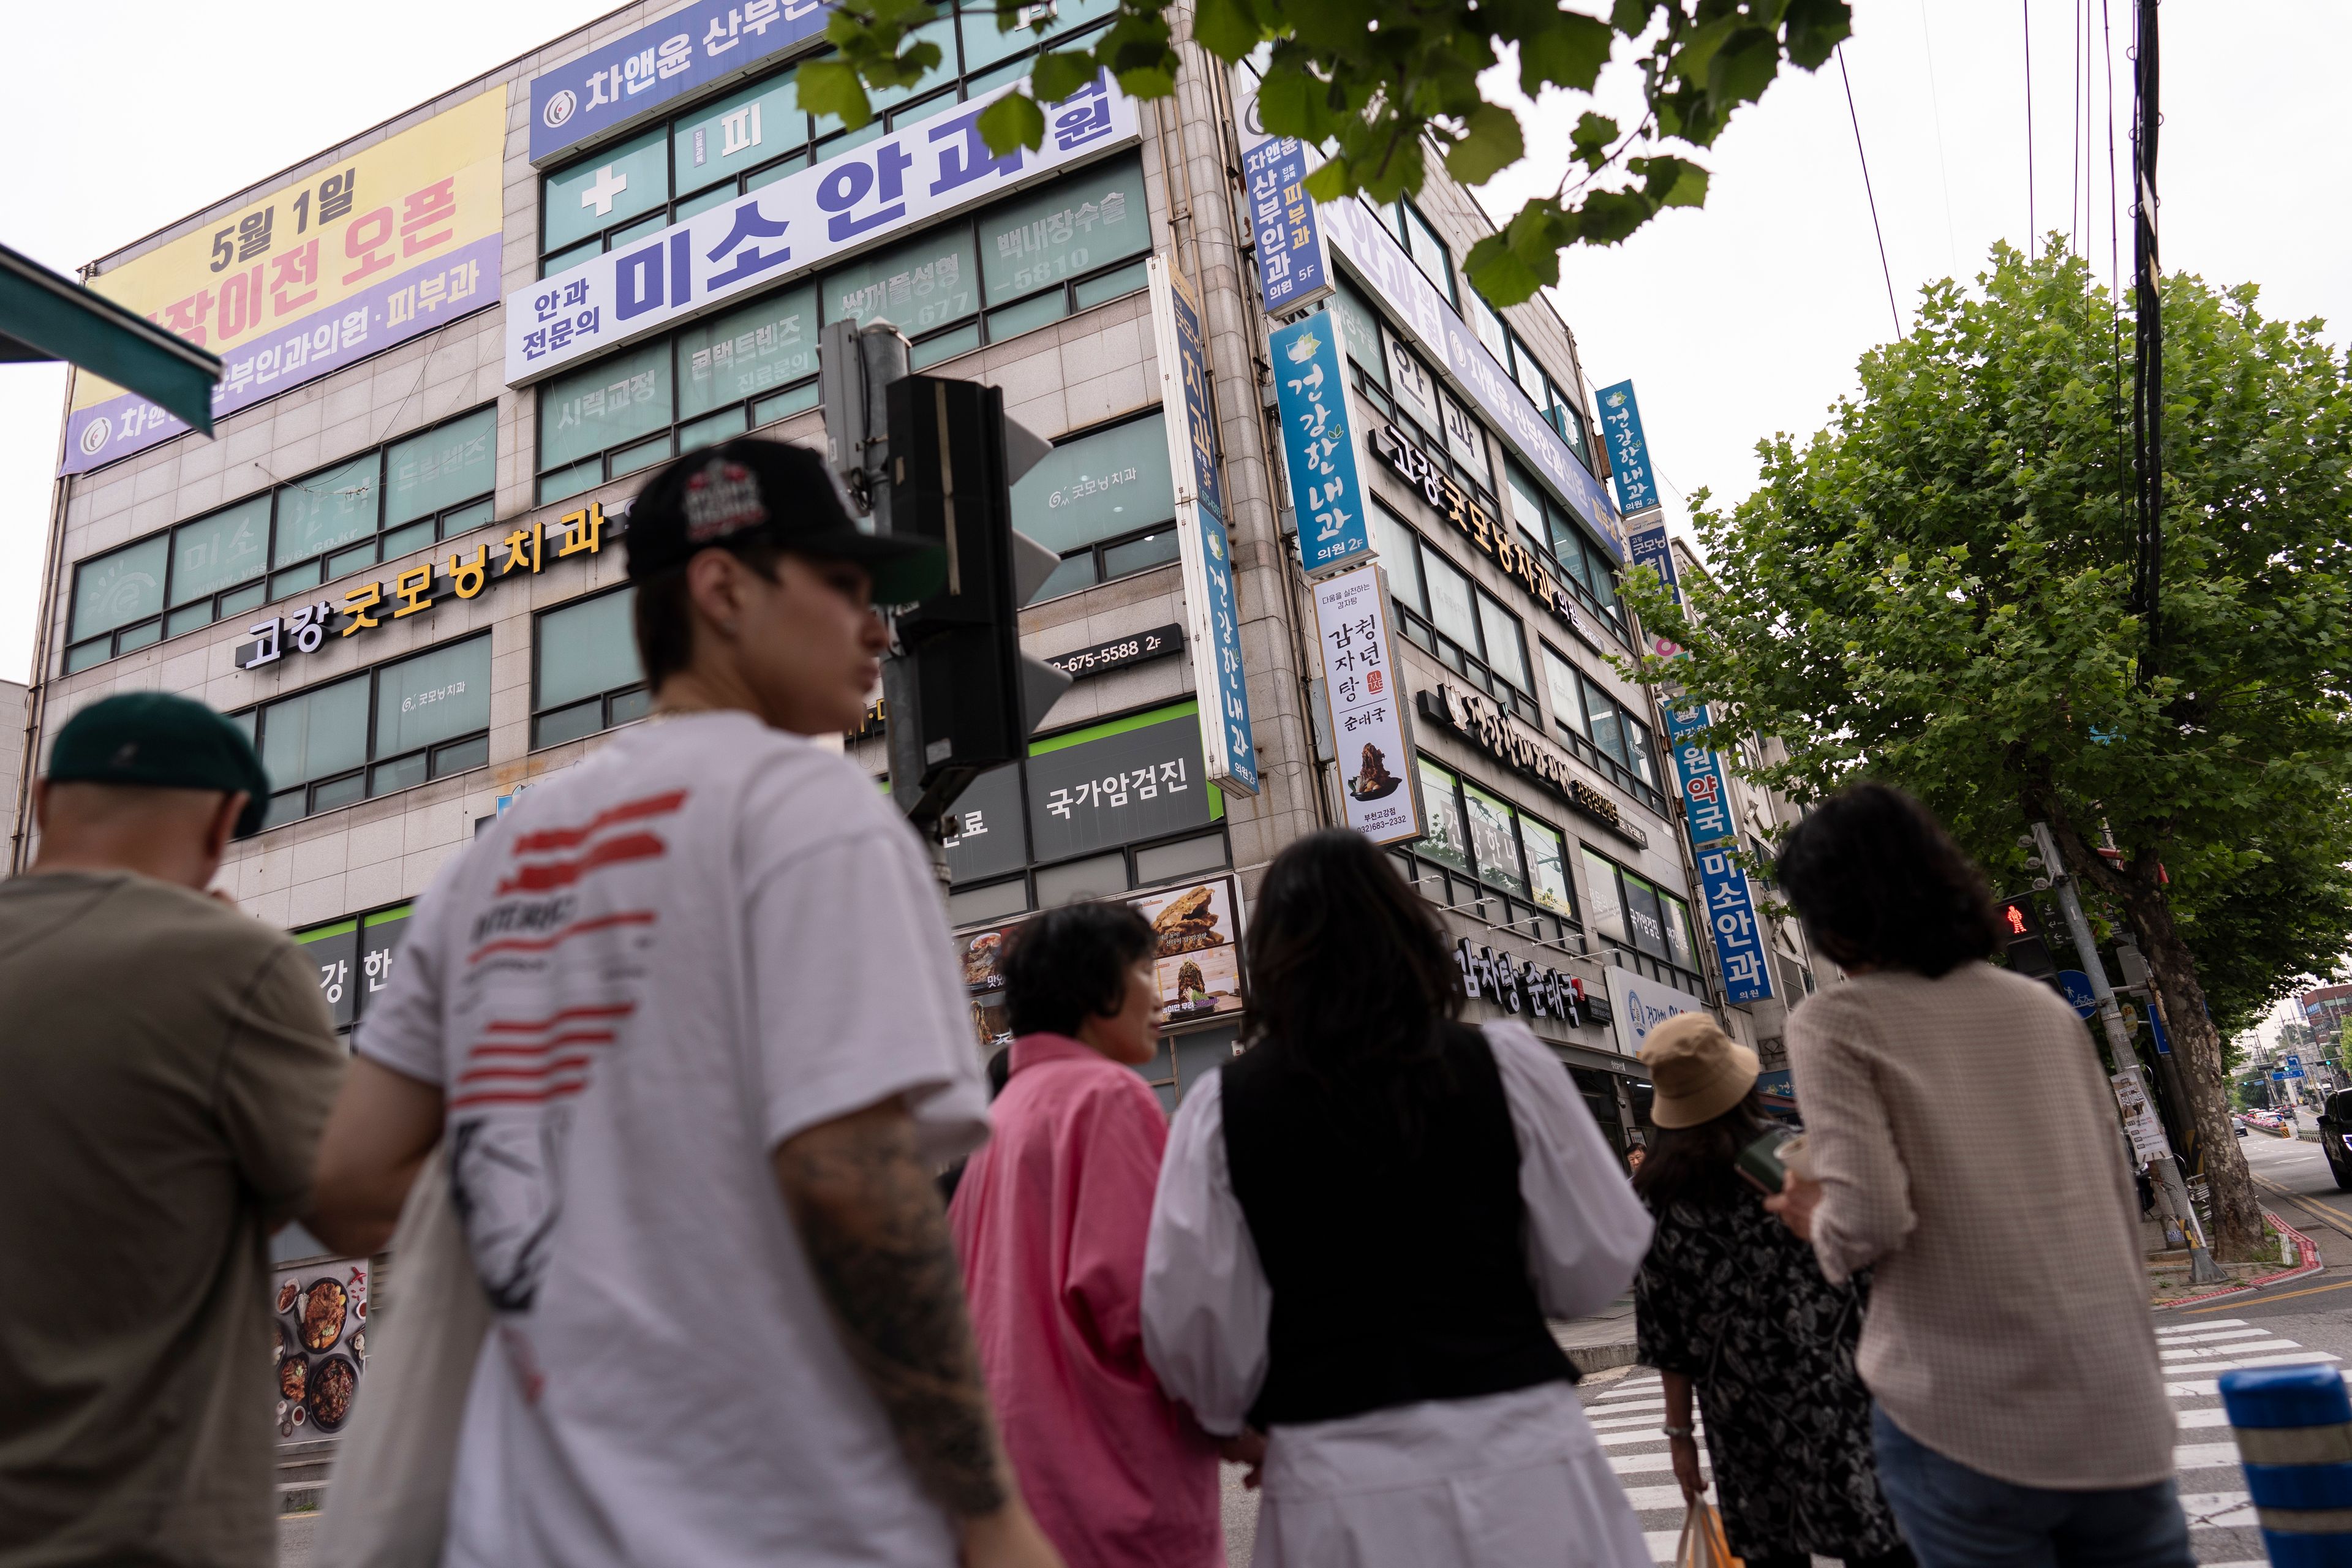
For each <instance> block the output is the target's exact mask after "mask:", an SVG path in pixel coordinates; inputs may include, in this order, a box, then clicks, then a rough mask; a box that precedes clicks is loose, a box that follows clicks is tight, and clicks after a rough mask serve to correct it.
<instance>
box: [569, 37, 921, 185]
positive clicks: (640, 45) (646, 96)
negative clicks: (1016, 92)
mask: <svg viewBox="0 0 2352 1568" xmlns="http://www.w3.org/2000/svg"><path fill="white" fill-rule="evenodd" d="M832 9H833V7H832V6H831V5H826V4H825V3H824V0H699V3H698V4H696V5H688V7H686V9H684V10H682V11H673V12H672V13H670V14H669V15H668V16H664V17H663V18H662V19H661V20H660V21H658V22H655V23H652V24H650V25H649V26H643V27H639V28H638V29H637V30H636V31H635V32H634V33H629V34H625V35H624V36H622V37H617V38H614V39H612V40H610V41H608V42H606V43H602V44H598V45H596V46H595V47H593V48H591V49H590V50H589V51H588V52H587V53H586V54H584V55H582V56H581V57H580V58H577V59H573V60H566V61H565V62H564V63H563V64H562V65H560V66H555V67H552V68H550V69H547V70H543V71H541V72H540V74H539V75H537V76H535V77H533V78H531V79H530V161H531V162H532V163H542V162H544V161H545V160H547V159H549V158H552V157H553V156H555V155H556V154H557V153H561V152H562V151H563V150H564V149H565V148H567V147H573V146H577V145H578V144H579V143H581V142H585V141H587V140H588V139H589V138H591V137H593V136H597V135H601V134H602V133H603V132H606V131H609V130H611V129H613V128H614V126H617V125H620V124H623V123H624V122H625V121H631V120H635V118H636V117H637V116H638V115H640V114H643V113H645V112H646V110H651V109H654V108H657V107H658V106H660V105H662V104H665V103H667V102H668V101H670V100H672V99H674V98H678V97H681V96H683V95H684V94H686V93H689V92H692V91H693V90H694V89H696V88H698V87H702V86H704V85H706V84H708V83H710V82H715V81H720V80H723V79H726V78H728V77H731V76H734V75H736V74H737V73H738V72H740V71H741V70H743V69H744V68H747V67H749V66H751V65H753V64H756V63H757V62H759V61H761V60H763V59H766V58H768V57H769V56H771V55H775V54H781V53H782V52H783V51H784V50H786V49H788V48H790V47H793V45H794V44H797V43H800V42H802V41H803V40H804V39H808V38H813V37H815V36H816V35H817V34H819V33H822V32H823V31H824V24H825V17H826V15H827V14H828V13H829V12H830V11H831V10H832ZM952 57H953V47H952V46H950V64H951V65H952V63H953V58H952Z"/></svg>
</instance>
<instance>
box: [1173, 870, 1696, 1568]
mask: <svg viewBox="0 0 2352 1568" xmlns="http://www.w3.org/2000/svg"><path fill="white" fill-rule="evenodd" d="M1250 942H1251V953H1250V983H1251V1004H1252V1006H1253V1007H1254V1008H1255V1019H1256V1024H1255V1037H1254V1040H1253V1048H1252V1049H1251V1050H1250V1051H1249V1052H1248V1053H1247V1054H1246V1055H1244V1056H1242V1057H1239V1058H1235V1059H1234V1060H1233V1061H1231V1062H1228V1063H1226V1064H1225V1065H1224V1066H1223V1068H1221V1069H1220V1071H1219V1072H1218V1073H1217V1074H1216V1075H1215V1076H1214V1077H1213V1078H1210V1079H1204V1080H1202V1083H1201V1084H1200V1085H1199V1086H1198V1088H1196V1089H1194V1090H1193V1092H1192V1094H1191V1095H1190V1096H1189V1097H1188V1098H1187V1099H1186V1100H1185V1101H1184V1104H1183V1107H1182V1109H1181V1110H1179V1111H1178V1112H1177V1115H1176V1120H1175V1123H1174V1125H1173V1126H1172V1127H1171V1129H1170V1130H1169V1139H1168V1152H1167V1156H1166V1159H1165V1162H1164V1163H1163V1165H1162V1167H1161V1170H1160V1192H1159V1198H1158V1201H1157V1203H1156V1205H1154V1208H1153V1211H1152V1218H1151V1237H1150V1249H1149V1253H1148V1255H1147V1259H1146V1263H1145V1268H1144V1287H1143V1317H1144V1322H1143V1340H1144V1350H1145V1354H1146V1355H1147V1356H1148V1357H1149V1359H1150V1362H1151V1364H1152V1368H1153V1370H1154V1371H1155V1372H1156V1373H1158V1374H1159V1376H1160V1382H1161V1384H1162V1385H1163V1386H1164V1387H1165V1389H1166V1390H1167V1392H1168V1393H1169V1394H1171V1395H1173V1396H1175V1397H1177V1398H1180V1399H1182V1400H1183V1401H1185V1402H1186V1403H1187V1404H1189V1405H1191V1406H1192V1410H1193V1413H1194V1414H1195V1415H1197V1416H1198V1417H1199V1419H1200V1421H1201V1424H1202V1426H1205V1427H1206V1428H1207V1429H1208V1430H1210V1431H1212V1432H1214V1433H1219V1434H1222V1435H1227V1436H1231V1435H1234V1434H1237V1433H1239V1432H1241V1431H1242V1430H1243V1428H1244V1425H1246V1426H1249V1427H1252V1428H1255V1429H1257V1430H1259V1431H1263V1432H1265V1434H1267V1438H1266V1453H1265V1468H1264V1478H1265V1503H1264V1507H1263V1509H1262V1510H1261V1512H1260V1516H1259V1521H1258V1534H1257V1548H1256V1556H1255V1563H1256V1564H1257V1568H1321V1565H1323V1564H1334V1565H1340V1564H1344V1565H1347V1568H1390V1565H1394V1568H1445V1565H1447V1564H1454V1563H1460V1564H1471V1563H1477V1564H1494V1565H1496V1568H1518V1565H1521V1564H1532V1563H1542V1564H1547V1565H1552V1564H1558V1565H1562V1568H1583V1565H1587V1564H1590V1565H1593V1568H1636V1565H1642V1564H1647V1563H1649V1561H1650V1553H1649V1550H1648V1548H1647V1547H1646V1546H1645V1545H1644V1544H1643V1536H1642V1531H1641V1528H1640V1525H1639V1524H1638V1522H1637V1521H1635V1519H1634V1516H1633V1510H1632V1509H1631V1508H1630V1507H1628V1506H1627V1504H1626V1501H1625V1497H1624V1494H1623V1492H1622V1490H1621V1489H1619V1487H1618V1485H1617V1481H1616V1478H1615V1476H1614V1475H1613V1474H1612V1471H1611V1468H1610V1466H1609V1462H1608V1459H1607V1458H1606V1457H1605V1456H1604V1455H1603V1453H1602V1452H1601V1448H1600V1447H1599V1446H1598V1445H1597V1443H1596V1442H1595V1441H1594V1438H1593V1436H1592V1431H1591V1427H1590V1426H1588V1425H1587V1424H1586V1422H1585V1419H1584V1413H1583V1409H1582V1407H1581V1406H1580V1405H1579V1403H1578V1401H1577V1398H1576V1394H1575V1390H1574V1388H1573V1387H1572V1386H1571V1385H1572V1383H1573V1380H1574V1377H1575V1373H1573V1371H1572V1370H1571V1369H1570V1366H1569V1364H1568V1361H1567V1358H1566V1357H1564V1356H1563V1355H1562V1354H1561V1353H1560V1352H1559V1346H1558V1345H1557V1344H1555V1343H1554V1342H1553V1341H1552V1338H1551V1335H1550V1333H1549V1331H1547V1329H1546V1328H1545V1326H1544V1320H1545V1318H1546V1316H1547V1315H1549V1316H1551V1317H1557V1318H1570V1317H1577V1316H1580V1315H1583V1314H1585V1313H1589V1312H1591V1311H1594V1310H1597V1309H1599V1308H1600V1307H1601V1306H1602V1305H1604V1304H1605V1303H1606V1302H1608V1301H1609V1300H1611V1299H1612V1298H1613V1297H1614V1296H1616V1295H1617V1293H1618V1292H1619V1291H1621V1290H1622V1289H1624V1288H1625V1286H1626V1285H1627V1283H1628V1282H1630V1281H1631V1280H1632V1279H1633V1270H1634V1267H1635V1265H1636V1264H1638V1263H1639V1262H1640V1260H1641V1257H1642V1252H1643V1247H1645V1246H1646V1245H1647V1244H1648V1241H1649V1237H1650V1223H1649V1219H1648V1216H1647V1215H1645V1214H1643V1211H1642V1207H1641V1205H1639V1204H1638V1203H1637V1202H1635V1201H1634V1199H1633V1194H1632V1192H1631V1191H1630V1190H1629V1189H1628V1188H1627V1185H1626V1183H1625V1178H1624V1175H1623V1173H1622V1171H1621V1170H1620V1169H1619V1167H1618V1165H1617V1162H1616V1159H1615V1157H1614V1156H1613V1155H1612V1153H1611V1152H1610V1150H1609V1146H1608V1144H1607V1143H1606V1142H1603V1141H1602V1139H1601V1131H1600V1129H1599V1128H1598V1127H1596V1126H1594V1125H1593V1121H1592V1118H1591V1113H1590V1112H1588V1111H1587V1110H1585V1108H1584V1103H1583V1101H1582V1100H1581V1099H1580V1097H1579V1096H1578V1094H1577V1092H1576V1090H1575V1088H1574V1086H1573V1085H1572V1084H1571V1083H1570V1079H1569V1076H1568V1073H1567V1071H1566V1069H1565V1068H1562V1067H1561V1065H1560V1064H1559V1061H1558V1060H1557V1059H1556V1058H1553V1057H1552V1055H1551V1054H1550V1053H1549V1051H1547V1050H1546V1049H1545V1048H1544V1047H1542V1046H1541V1045H1540V1044H1539V1043H1538V1041H1537V1040H1536V1038H1535V1037H1534V1036H1533V1035H1531V1034H1529V1033H1528V1030H1527V1029H1526V1028H1525V1027H1524V1026H1520V1025H1517V1024H1497V1025H1492V1026H1488V1027H1487V1028H1486V1030H1484V1031H1480V1030H1477V1029H1474V1028H1471V1027H1468V1026H1465V1025H1464V1024H1462V1023H1460V1022H1459V1021H1458V1018H1459V1015H1460V1013H1461V1011H1462V1005H1463V998H1462V989H1461V980H1460V972H1459V969H1458V968H1457V966H1456V964H1455V963H1454V958H1453V956H1452V954H1451V953H1450V952H1448V951H1447V947H1446V942H1445V938H1444V934H1443V932H1442V931H1441V930H1440V928H1439V926H1438V924H1437V921H1436V918H1435V916H1434V915H1433V913H1432V911H1431V910H1430V908H1429V906H1428V905H1427V904H1425V903H1423V901H1422V900H1421V899H1420V897H1419V896H1418V895H1417V894H1415V893H1414V892H1413V891H1412V889H1410V888H1408V887H1407V886H1406V885H1405V883H1404V882H1403V880H1402V879H1401V878H1399V877H1398V875H1397V874H1396V872H1395V870H1394V869H1393V868H1392V867H1391V863H1390V861H1389V858H1388V857H1386V856H1385V855H1383V854H1381V852H1380V851H1379V850H1377V849H1375V848H1373V847H1372V846H1371V844H1370V841H1369V840H1367V839H1365V838H1364V837H1362V836H1361V835H1360V834H1355V833H1349V832H1344V831H1330V832H1324V833H1318V834H1314V835H1312V836H1310V837H1307V838H1304V839H1301V840H1299V841H1298V842H1297V843H1296V844H1293V845H1292V846H1291V847H1289V848H1288V849H1286V850H1285V851H1284V852H1283V853H1282V854H1281V855H1280V856H1279V857H1278V858H1276V860H1275V862H1274V864H1273V866H1272V867H1271V868H1268V869H1267V871H1266V875H1265V883H1264V884H1263V885H1262V886H1261V887H1260V889H1258V904H1257V911H1256V917H1255V921H1254V922H1253V924H1252V928H1251V932H1250Z"/></svg>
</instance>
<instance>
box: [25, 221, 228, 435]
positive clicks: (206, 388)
mask: <svg viewBox="0 0 2352 1568" xmlns="http://www.w3.org/2000/svg"><path fill="white" fill-rule="evenodd" d="M46 360H63V361H65V362H66V363H68V364H78V365H79V366H81V368H82V369H84V370H86V371H89V372H90V373H91V374H94V375H102V376H104V377H105V378H106V379H107V380H109V381H110V382H112V383H114V384H116V385H117V386H121V387H125V388H127V389H129V390H130V391H132V392H135V393H137V394H138V395H140V396H142V397H144V398H148V399H150V400H152V401H153V402H155V403H157V404H160V405H162V406H163V408H165V409H166V410H168V411H169V412H171V413H173V414H175V415H177V416H180V417H181V418H183V419H184V420H186V421H187V422H188V423H189V424H191V425H193V426H195V427H196V428H197V429H199V430H202V431H203V432H204V433H205V435H207V436H209V435H211V434H212V429H213V384H214V383H215V382H217V381H219V380H220V376H221V362H220V359H219V357H218V356H217V355H215V354H209V353H205V351H204V350H202V349H200V348H198V347H196V346H195V345H194V343H191V342H187V341H186V340H185V339H184V338H179V337H175V336H173V334H172V333H170V332H167V331H164V330H163V328H161V327H159V326H157V325H155V323H154V322H152V321H148V320H147V319H146V318H145V317H143V316H139V315H134V314H133V313H132V312H131V311H129V310H124V309H123V308H122V307H121V306H120V305H118V304H116V303H115V302H114V301H113V300H110V299H107V298H106V297H105V296H104V295H102V294H100V293H97V292H95V291H93V290H91V289H86V288H84V287H82V286H81V285H80V284H79V283H77V282H75V281H74V280H73V279H70V278H65V277H61V276H59V275H58V274H57V273H55V272H52V271H50V270H49V269H48V268H46V267H43V266H42V265H41V264H40V263H38V262H37V261H35V260H33V259H31V258H29V257H26V256H22V255H19V254H18V253H17V252H16V251H13V250H11V249H9V248H8V247H6V246H5V245H0V361H16V362H19V363H31V362H38V361H46Z"/></svg>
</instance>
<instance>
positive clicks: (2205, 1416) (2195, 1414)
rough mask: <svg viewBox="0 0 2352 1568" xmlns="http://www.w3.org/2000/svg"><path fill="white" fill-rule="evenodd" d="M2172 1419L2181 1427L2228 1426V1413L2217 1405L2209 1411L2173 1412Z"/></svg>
mask: <svg viewBox="0 0 2352 1568" xmlns="http://www.w3.org/2000/svg"><path fill="white" fill-rule="evenodd" d="M2172 1418H2173V1420H2174V1421H2176V1422H2178V1423H2179V1425H2181V1426H2228V1425H2229V1424H2230V1413H2229V1412H2228V1411H2226V1410H2224V1409H2222V1408H2221V1406H2220V1405H2214V1406H2213V1407H2212V1408H2211V1409H2210V1410H2180V1411H2175V1412H2174V1413H2173V1417H2172Z"/></svg>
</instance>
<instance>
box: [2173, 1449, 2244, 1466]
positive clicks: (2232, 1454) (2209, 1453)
mask: <svg viewBox="0 0 2352 1568" xmlns="http://www.w3.org/2000/svg"><path fill="white" fill-rule="evenodd" d="M2237 1463H2238V1445H2237V1444H2235V1443H2183V1444H2180V1445H2179V1447H2175V1448H2174V1449H2173V1450H2172V1468H2174V1469H2176V1470H2210V1469H2216V1468H2220V1467H2221V1466H2223V1465H2227V1466H2229V1467H2231V1468H2233V1469H2234V1468H2237Z"/></svg>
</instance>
